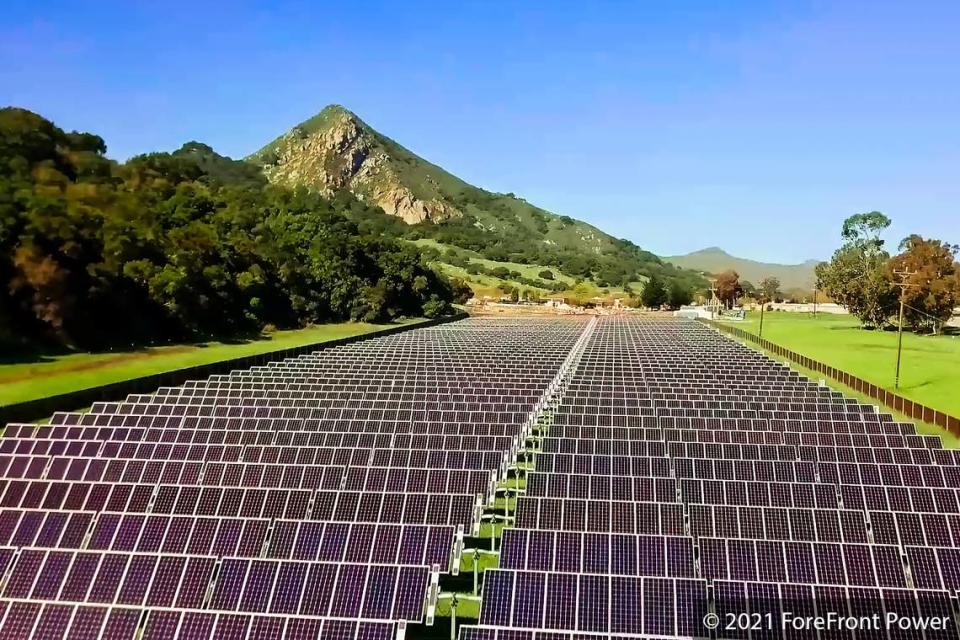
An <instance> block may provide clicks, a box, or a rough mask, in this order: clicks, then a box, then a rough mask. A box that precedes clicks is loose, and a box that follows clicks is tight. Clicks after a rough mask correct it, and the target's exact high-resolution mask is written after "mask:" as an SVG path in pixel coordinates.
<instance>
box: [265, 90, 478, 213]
mask: <svg viewBox="0 0 960 640" xmlns="http://www.w3.org/2000/svg"><path fill="white" fill-rule="evenodd" d="M248 160H250V161H251V162H253V163H255V164H258V165H260V166H261V167H262V169H263V173H264V175H266V177H267V179H268V180H270V181H271V182H276V183H279V184H283V185H286V186H291V187H298V186H302V187H307V188H308V189H312V190H314V191H319V192H320V193H323V194H326V195H332V194H334V193H336V192H337V191H340V190H342V189H347V190H349V191H351V192H353V193H354V194H355V195H356V196H357V197H358V198H359V199H361V200H366V201H368V202H371V203H372V204H374V205H378V206H379V207H380V208H382V209H383V210H384V211H385V212H386V213H388V214H390V215H393V216H396V217H398V218H401V219H403V221H404V222H407V223H409V224H415V223H418V222H424V221H433V222H438V221H441V220H447V219H450V218H456V217H460V216H462V211H461V210H460V209H459V208H458V207H457V206H456V205H454V204H453V203H452V202H451V200H450V198H449V197H447V196H448V195H449V194H446V193H445V192H443V189H441V188H440V183H439V182H438V181H441V180H442V181H444V182H450V181H449V180H446V179H445V178H447V177H449V178H450V179H451V180H456V179H455V178H453V176H449V174H446V172H444V171H443V170H442V169H440V168H439V167H434V166H433V165H430V164H429V163H427V162H426V161H424V160H423V159H421V158H418V157H417V156H415V155H413V154H412V153H410V152H409V151H407V150H406V149H404V148H403V147H401V146H400V145H398V144H396V143H395V142H393V141H392V140H390V139H389V138H386V137H385V136H382V135H380V134H379V133H377V132H376V131H374V130H373V128H372V127H370V126H369V125H367V124H366V123H365V122H364V121H363V120H361V119H360V118H359V117H357V115H356V114H355V113H353V112H352V111H350V110H349V109H347V108H345V107H343V106H341V105H338V104H331V105H327V106H326V107H324V108H323V109H322V110H321V111H320V112H319V113H318V114H317V115H315V116H313V117H312V118H309V119H307V120H304V121H303V122H301V123H300V124H298V125H296V126H295V127H293V128H291V129H290V130H289V131H287V132H286V133H285V134H283V135H282V136H280V137H279V138H277V139H275V140H274V141H273V142H271V143H270V144H268V145H266V146H265V147H263V148H262V149H260V150H259V151H257V152H256V153H254V154H252V155H251V156H249V157H248ZM444 174H445V175H444ZM458 182H459V181H458Z"/></svg>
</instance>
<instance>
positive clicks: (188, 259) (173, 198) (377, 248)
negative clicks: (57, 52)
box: [0, 108, 456, 351]
mask: <svg viewBox="0 0 960 640" xmlns="http://www.w3.org/2000/svg"><path fill="white" fill-rule="evenodd" d="M105 153H106V145H105V143H104V141H103V139H101V138H100V137H99V136H96V135H93V134H90V133H78V132H65V131H63V130H61V129H60V128H58V127H57V126H56V125H54V124H53V123H52V122H50V121H48V120H45V119H44V118H42V117H41V116H39V115H37V114H34V113H31V112H29V111H26V110H23V109H15V108H6V109H0V345H2V346H3V350H4V351H6V350H10V349H21V350H27V351H30V350H34V349H36V348H38V347H50V346H61V347H78V348H105V347H118V346H126V347H129V346H130V345H132V344H151V343H157V342H164V341H186V340H196V339H202V338H205V337H235V336H246V335H257V334H259V333H260V331H261V330H262V329H263V328H264V327H265V326H266V325H275V326H277V327H280V328H296V327H302V326H305V325H307V324H313V323H322V322H332V321H342V320H362V321H366V322H382V321H389V320H391V319H393V318H396V317H400V316H436V315H441V314H444V313H447V312H448V311H450V310H451V306H450V303H451V302H453V301H454V299H455V297H456V294H455V291H454V287H453V286H452V285H451V283H449V282H448V281H447V280H446V279H445V278H444V277H443V276H441V275H439V274H438V273H437V272H436V271H435V270H434V269H432V268H430V266H429V265H428V263H427V262H426V261H425V260H424V259H423V255H422V254H421V252H420V251H419V250H418V249H417V248H416V247H413V246H410V245H409V243H402V242H397V241H395V240H391V239H389V238H383V237H378V236H376V235H373V234H372V233H370V232H365V231H364V229H361V228H360V227H358V225H357V224H356V223H355V222H353V221H352V219H359V218H364V217H365V212H366V211H367V210H368V209H370V207H369V206H368V205H365V204H363V203H361V202H359V201H358V200H356V199H355V198H353V197H352V196H351V195H350V194H349V193H347V192H341V193H339V194H338V195H337V196H336V197H334V198H328V197H325V196H324V195H322V194H320V193H317V192H310V191H307V190H306V189H289V188H286V187H284V186H281V185H271V184H268V183H267V181H266V180H265V179H264V177H263V176H262V175H261V174H260V172H259V170H258V168H257V167H255V166H252V165H249V164H247V163H243V162H237V161H233V160H230V159H229V158H225V157H223V156H219V155H217V154H216V153H214V151H213V150H212V149H211V148H210V147H208V146H206V145H203V144H200V143H195V142H194V143H188V144H186V145H184V146H183V148H181V149H180V150H178V151H176V152H174V153H150V154H146V155H142V156H137V157H135V158H132V159H130V160H129V161H127V162H126V163H123V164H120V163H117V162H114V161H112V160H110V159H108V158H107V157H106V155H105ZM374 213H375V212H374ZM374 213H371V215H374ZM379 215H382V213H381V214H379Z"/></svg>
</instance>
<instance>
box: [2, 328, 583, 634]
mask: <svg viewBox="0 0 960 640" xmlns="http://www.w3.org/2000/svg"><path fill="white" fill-rule="evenodd" d="M586 323H587V321H586V320H571V319H556V320H540V321H536V322H528V321H526V320H510V319H494V320H465V321H460V322H456V323H452V324H449V325H441V326H437V327H433V328H427V329H416V330H411V331H407V332H403V333H399V334H394V335H391V336H385V337H379V338H374V339H370V340H365V341H362V342H357V343H353V344H350V345H343V346H338V347H335V348H331V349H327V350H322V351H317V352H315V353H312V354H310V355H305V356H301V357H298V358H295V359H289V360H285V361H282V362H275V363H272V364H270V365H268V366H263V367H254V368H252V369H249V370H244V371H236V372H233V373H231V374H230V375H221V376H213V377H211V378H208V379H206V380H198V381H191V382H188V383H186V384H184V385H183V386H180V387H172V388H161V389H159V390H158V391H157V392H156V393H154V394H150V395H134V396H130V397H128V398H126V400H124V401H122V402H111V403H98V404H96V405H94V406H93V407H92V410H91V411H90V412H88V413H83V414H80V413H59V414H56V415H55V416H54V417H53V419H52V421H51V423H50V424H47V425H40V426H38V425H23V424H19V425H16V424H15V425H9V426H8V428H7V429H6V432H5V434H4V437H3V439H2V440H0V637H2V638H4V639H5V640H6V639H8V638H10V639H14V638H31V639H37V640H39V639H43V640H50V639H57V638H71V639H73V638H81V639H82V638H91V639H92V638H110V639H128V638H129V639H133V638H142V639H144V640H150V639H156V638H173V637H179V638H197V639H199V638H250V639H259V638H281V637H282V638H311V639H315V638H325V639H326V638H332V639H341V638H343V639H348V638H349V639H351V640H361V639H362V640H375V639H379V638H393V637H394V634H395V633H396V630H397V629H400V628H403V626H404V625H405V623H416V622H420V621H422V620H424V616H425V612H426V611H428V610H429V603H430V594H431V593H434V595H435V588H434V587H433V586H432V585H434V584H435V582H436V579H437V577H438V574H439V573H445V572H447V571H449V570H451V568H452V567H455V566H457V565H456V548H457V541H458V540H459V539H461V538H462V535H463V534H464V533H469V532H471V531H473V530H474V529H475V527H478V526H479V521H478V516H479V514H480V512H481V511H482V508H483V507H484V506H485V505H487V504H490V503H491V502H492V500H493V492H494V491H495V488H496V483H497V481H498V480H499V479H500V478H501V477H502V476H503V474H504V472H505V469H506V465H507V464H508V463H509V462H510V461H511V460H512V459H513V458H514V457H515V453H516V450H517V448H518V447H519V446H520V445H521V444H522V442H523V441H524V440H525V438H526V435H527V431H528V430H529V428H530V425H531V424H532V422H533V420H534V419H535V418H536V416H537V415H538V413H539V411H540V408H541V405H542V403H543V399H544V397H545V396H546V394H547V393H548V391H550V389H551V388H552V385H554V384H555V379H556V378H557V376H558V372H559V371H560V369H561V367H562V366H563V364H564V362H565V361H566V360H567V359H568V357H569V354H570V352H571V350H572V349H573V348H574V346H575V345H576V344H577V341H578V339H579V338H580V336H581V334H582V333H583V331H584V327H585V326H586Z"/></svg>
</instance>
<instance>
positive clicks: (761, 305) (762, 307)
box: [757, 297, 767, 338]
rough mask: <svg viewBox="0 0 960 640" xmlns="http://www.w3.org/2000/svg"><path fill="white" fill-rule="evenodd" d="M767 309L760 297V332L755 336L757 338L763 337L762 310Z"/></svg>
mask: <svg viewBox="0 0 960 640" xmlns="http://www.w3.org/2000/svg"><path fill="white" fill-rule="evenodd" d="M766 308H767V303H766V301H765V300H764V299H763V298H762V297H761V298H760V332H759V333H758V334H757V337H758V338H762V337H763V310H764V309H766Z"/></svg>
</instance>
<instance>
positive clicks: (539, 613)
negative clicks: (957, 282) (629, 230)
mask: <svg viewBox="0 0 960 640" xmlns="http://www.w3.org/2000/svg"><path fill="white" fill-rule="evenodd" d="M585 333H586V334H587V335H588V339H587V340H586V341H585V342H584V343H582V345H581V352H580V353H579V354H577V357H576V362H575V363H574V365H573V366H572V367H571V368H570V370H569V372H568V375H566V376H565V377H564V379H563V380H562V381H560V384H559V385H558V389H557V394H556V398H557V402H556V406H554V407H548V409H549V411H548V414H552V419H551V420H550V426H549V428H548V431H547V433H546V435H545V437H544V438H543V439H542V441H540V442H539V444H536V443H535V440H531V450H532V451H533V452H534V453H533V460H534V468H535V470H534V471H532V472H530V473H528V475H527V482H526V488H525V493H524V494H523V495H521V496H520V497H519V498H518V501H517V507H516V512H515V523H514V528H508V529H506V530H505V531H504V533H503V539H502V546H501V554H500V568H499V569H493V570H488V571H487V573H486V577H485V583H484V587H483V593H482V604H481V610H480V620H479V624H478V625H473V626H466V627H462V628H461V633H460V638H461V639H462V640H507V639H509V640H547V639H550V640H559V639H561V638H584V639H586V638H596V637H605V638H607V637H615V638H636V637H644V638H647V637H658V638H676V637H715V638H725V637H737V638H740V637H742V638H747V637H750V638H768V637H771V638H773V637H784V635H785V636H786V637H797V638H807V637H815V636H816V632H815V631H807V632H796V631H793V632H790V631H788V632H787V633H786V634H783V633H781V627H780V620H781V615H780V614H781V613H782V612H783V611H794V612H797V611H800V612H804V611H806V612H809V613H810V614H811V615H812V614H814V613H815V612H819V613H820V614H824V613H825V612H826V611H834V612H836V613H838V614H840V615H848V616H854V615H869V614H872V613H880V614H881V615H882V614H883V612H885V611H897V612H898V613H899V614H900V615H908V614H912V615H914V616H920V615H921V614H932V615H945V616H946V617H947V618H948V619H949V621H948V625H947V626H948V628H947V629H946V630H943V631H934V630H927V631H926V632H917V631H902V630H898V629H894V630H893V631H891V632H890V634H889V636H888V635H887V632H886V631H882V632H880V633H878V634H875V635H869V634H864V633H863V632H861V633H860V634H859V635H855V634H854V633H853V631H851V630H845V629H840V630H838V629H831V630H830V631H828V632H824V633H825V635H824V633H821V636H820V637H829V638H853V637H884V638H886V637H890V638H897V637H910V638H916V637H926V638H957V637H958V635H957V625H956V619H955V611H956V610H957V603H956V594H957V592H958V591H960V549H958V547H960V458H958V455H957V453H958V452H957V451H952V450H946V449H943V448H942V445H941V441H940V438H939V437H935V436H927V435H921V434H918V433H917V432H916V429H915V427H914V425H912V424H904V423H899V422H897V421H895V420H894V419H893V418H892V417H891V416H890V415H887V414H883V413H880V412H879V411H877V410H876V409H875V408H874V407H872V406H867V405H863V404H860V403H858V402H857V401H855V400H852V399H850V398H845V397H843V396H842V395H841V394H840V393H837V392H834V391H832V390H830V389H828V388H827V387H825V386H822V385H820V384H817V383H814V382H812V381H810V380H808V379H806V378H804V377H802V376H800V375H799V374H797V373H795V372H792V371H791V370H790V369H789V368H787V367H785V366H783V365H781V364H779V363H776V362H774V361H772V360H770V359H769V358H767V357H765V356H763V355H761V354H758V353H756V352H754V351H752V350H750V349H748V348H746V347H745V346H742V345H740V344H739V343H736V342H734V341H732V340H730V339H728V338H726V337H724V336H721V335H720V334H718V333H717V332H715V331H713V330H711V329H709V328H708V327H706V326H704V325H702V324H699V323H696V322H693V321H681V320H673V319H657V320H654V319H649V318H640V317H635V316H614V317H604V318H598V319H597V321H595V322H594V323H593V324H591V326H590V327H588V329H587V330H586V332H585ZM751 612H753V613H766V612H772V613H774V614H775V615H774V617H773V623H772V625H771V627H772V629H770V628H765V627H764V626H762V625H761V626H760V627H758V628H754V629H753V630H750V631H746V630H736V629H726V628H725V627H723V626H721V628H720V629H716V630H712V629H710V628H707V627H706V626H704V624H703V619H704V616H705V615H706V614H707V613H711V614H714V613H715V614H717V615H720V616H721V617H720V619H719V622H720V624H721V625H723V624H724V623H725V622H726V618H725V615H726V614H728V613H751Z"/></svg>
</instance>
